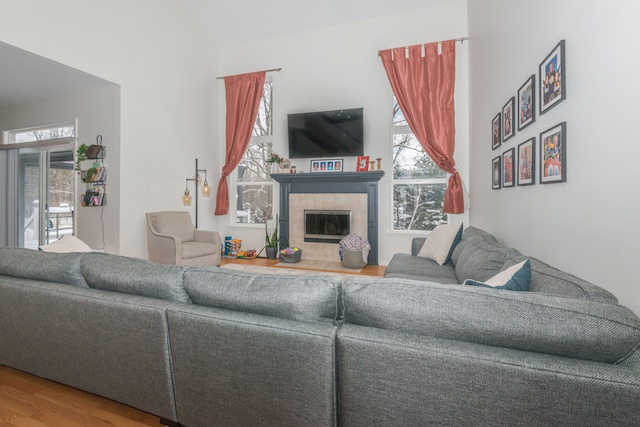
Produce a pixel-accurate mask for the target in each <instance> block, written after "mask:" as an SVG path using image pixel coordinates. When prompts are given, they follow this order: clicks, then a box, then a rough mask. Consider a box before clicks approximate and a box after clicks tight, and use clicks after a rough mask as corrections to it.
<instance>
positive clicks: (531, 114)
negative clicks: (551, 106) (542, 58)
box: [518, 74, 536, 130]
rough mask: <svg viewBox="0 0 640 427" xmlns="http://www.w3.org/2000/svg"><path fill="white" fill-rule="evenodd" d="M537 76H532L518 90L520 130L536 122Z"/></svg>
mask: <svg viewBox="0 0 640 427" xmlns="http://www.w3.org/2000/svg"><path fill="white" fill-rule="evenodd" d="M535 88H536V76H535V74H532V75H531V77H529V78H528V79H527V81H526V82H524V84H523V85H522V86H521V87H520V89H518V130H522V129H524V128H526V127H527V126H529V125H530V124H531V123H533V122H535V121H536V89H535Z"/></svg>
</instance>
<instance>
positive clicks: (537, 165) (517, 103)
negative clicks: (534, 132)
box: [491, 40, 567, 190]
mask: <svg viewBox="0 0 640 427" xmlns="http://www.w3.org/2000/svg"><path fill="white" fill-rule="evenodd" d="M566 83H567V80H566V63H565V41H564V40H561V41H560V42H559V43H558V44H557V45H556V46H555V47H554V48H553V50H552V51H551V52H550V53H549V54H548V55H547V56H546V57H545V58H544V60H543V61H542V62H541V63H540V66H539V67H538V70H537V73H534V74H532V75H531V76H529V77H528V78H527V79H526V80H525V81H524V83H523V84H522V86H520V88H519V89H518V91H517V94H516V95H514V96H512V97H511V98H510V99H509V100H508V101H507V102H506V104H504V106H503V107H502V110H501V111H500V112H498V113H497V114H496V115H495V117H494V118H493V120H492V121H491V149H492V150H496V151H497V152H500V149H501V150H502V152H501V154H500V155H498V156H496V157H494V158H493V159H492V161H491V174H492V177H491V188H493V189H494V190H498V189H501V188H508V187H514V186H516V185H519V186H520V185H534V184H536V182H538V183H540V184H552V183H559V182H565V181H566V180H567V170H566V165H567V158H566V157H567V124H566V122H560V123H557V124H555V125H553V126H552V127H550V128H548V129H546V130H543V131H541V132H540V136H539V139H538V141H537V143H536V137H532V138H529V139H527V140H525V141H518V142H517V144H513V145H512V143H514V142H515V141H517V137H516V133H517V132H520V131H522V130H523V129H525V128H526V127H528V126H531V125H534V123H535V121H536V112H537V113H538V116H542V115H543V114H545V113H546V112H548V111H549V110H551V109H552V108H553V107H555V106H557V105H558V104H560V103H561V102H562V101H564V100H565V99H566V97H567V95H566ZM536 101H537V104H536ZM536 105H538V108H537V110H536ZM510 145H512V146H511V147H509V146H510Z"/></svg>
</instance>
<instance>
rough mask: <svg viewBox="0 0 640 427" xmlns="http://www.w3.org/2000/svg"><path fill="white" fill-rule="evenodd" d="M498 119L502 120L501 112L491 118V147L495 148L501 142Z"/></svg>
mask: <svg viewBox="0 0 640 427" xmlns="http://www.w3.org/2000/svg"><path fill="white" fill-rule="evenodd" d="M500 120H502V114H501V113H498V114H497V115H496V116H495V117H494V118H493V120H491V149H492V150H495V149H496V148H498V147H499V146H500V143H501V142H502V130H501V126H500Z"/></svg>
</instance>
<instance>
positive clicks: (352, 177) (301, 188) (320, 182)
mask: <svg viewBox="0 0 640 427" xmlns="http://www.w3.org/2000/svg"><path fill="white" fill-rule="evenodd" d="M383 177H384V171H376V172H324V173H297V174H295V173H293V174H286V173H279V174H272V175H271V178H273V179H274V180H275V181H277V182H278V183H280V221H279V224H278V225H279V227H280V236H281V237H283V238H284V239H286V240H287V241H288V240H289V219H290V218H289V215H290V212H289V195H290V194H326V193H332V194H340V193H365V194H366V195H367V238H368V239H369V244H370V245H371V251H370V252H369V258H368V264H369V265H378V181H380V180H381V179H382V178H383Z"/></svg>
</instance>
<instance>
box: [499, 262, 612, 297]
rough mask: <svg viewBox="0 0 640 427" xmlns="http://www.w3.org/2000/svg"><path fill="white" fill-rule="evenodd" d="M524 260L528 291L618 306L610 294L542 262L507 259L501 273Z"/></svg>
mask: <svg viewBox="0 0 640 427" xmlns="http://www.w3.org/2000/svg"><path fill="white" fill-rule="evenodd" d="M525 259H529V260H530V261H531V286H530V288H529V291H531V292H541V293H546V294H554V295H562V296H567V297H573V298H582V299H586V300H590V301H599V302H604V303H608V304H618V299H617V298H616V297H615V296H614V295H613V294H612V293H610V292H608V291H606V290H605V289H603V288H601V287H600V286H596V285H594V284H592V283H589V282H587V281H586V280H582V279H580V278H578V277H576V276H573V275H571V274H569V273H565V272H564V271H561V270H558V269H557V268H555V267H552V266H550V265H548V264H545V263H544V262H542V261H540V260H538V259H536V258H530V257H524V256H517V257H514V258H510V259H508V260H507V261H506V262H505V264H504V266H503V267H502V270H501V271H504V270H506V269H508V268H509V267H511V266H512V265H515V264H517V263H519V262H522V261H523V260H525Z"/></svg>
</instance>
